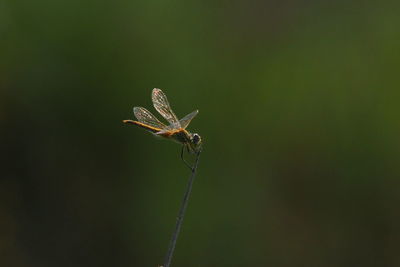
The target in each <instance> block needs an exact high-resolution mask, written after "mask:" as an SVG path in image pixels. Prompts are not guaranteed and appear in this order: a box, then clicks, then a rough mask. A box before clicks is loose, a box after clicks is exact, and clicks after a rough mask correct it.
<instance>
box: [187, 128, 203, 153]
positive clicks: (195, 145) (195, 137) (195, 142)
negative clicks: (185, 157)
mask: <svg viewBox="0 0 400 267" xmlns="http://www.w3.org/2000/svg"><path fill="white" fill-rule="evenodd" d="M190 141H191V144H190V147H191V149H192V150H193V151H194V152H198V151H200V148H201V137H200V135H199V134H197V133H193V134H192V135H191V136H190Z"/></svg>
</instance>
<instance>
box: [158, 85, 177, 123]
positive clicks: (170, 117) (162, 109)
mask: <svg viewBox="0 0 400 267" xmlns="http://www.w3.org/2000/svg"><path fill="white" fill-rule="evenodd" d="M151 99H152V100H153V105H154V108H155V109H156V110H157V111H158V113H160V114H161V116H163V117H164V118H165V119H166V120H167V121H168V122H169V123H170V124H171V125H173V126H174V127H176V128H179V127H180V124H179V120H178V118H177V117H176V115H175V113H174V112H173V111H172V109H171V107H170V106H169V102H168V99H167V96H166V95H165V94H164V93H163V91H161V90H160V89H157V88H154V89H153V92H152V94H151Z"/></svg>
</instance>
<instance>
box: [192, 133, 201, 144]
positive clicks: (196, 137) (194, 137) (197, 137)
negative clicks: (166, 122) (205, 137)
mask: <svg viewBox="0 0 400 267" xmlns="http://www.w3.org/2000/svg"><path fill="white" fill-rule="evenodd" d="M192 142H193V144H195V145H198V144H199V143H200V142H201V137H200V135H198V134H197V133H194V134H193V135H192Z"/></svg>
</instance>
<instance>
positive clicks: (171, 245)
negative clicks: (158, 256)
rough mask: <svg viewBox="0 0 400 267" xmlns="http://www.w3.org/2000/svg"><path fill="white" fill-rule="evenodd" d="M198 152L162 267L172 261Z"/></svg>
mask: <svg viewBox="0 0 400 267" xmlns="http://www.w3.org/2000/svg"><path fill="white" fill-rule="evenodd" d="M200 152H201V151H199V152H197V153H196V161H195V163H194V165H193V168H191V172H192V173H191V175H190V179H189V182H188V184H187V186H186V191H185V195H184V196H183V200H182V203H181V208H180V209H179V214H178V217H177V219H176V225H175V230H174V233H173V235H172V238H171V241H170V243H169V247H168V252H167V255H166V257H165V263H164V266H163V267H170V264H171V261H172V256H173V254H174V250H175V245H176V240H177V239H178V235H179V232H180V230H181V226H182V222H183V217H184V216H185V211H186V207H187V205H188V200H189V196H190V193H191V191H192V185H193V181H194V177H195V176H196V170H197V165H198V163H199V158H200Z"/></svg>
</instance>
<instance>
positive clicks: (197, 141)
mask: <svg viewBox="0 0 400 267" xmlns="http://www.w3.org/2000/svg"><path fill="white" fill-rule="evenodd" d="M151 99H152V101H153V105H154V108H155V109H156V110H157V111H158V113H160V114H161V116H163V117H164V118H165V119H166V120H167V121H168V122H169V125H165V124H164V123H162V122H160V121H159V120H158V119H157V118H156V117H155V116H154V115H153V114H152V113H151V112H150V111H148V110H147V109H145V108H143V107H134V108H133V113H134V114H135V117H136V118H137V121H133V120H124V121H123V122H124V123H127V124H134V125H136V126H139V127H142V128H144V129H146V130H147V131H149V132H151V133H153V134H154V135H156V136H160V137H163V138H166V139H171V140H174V141H176V142H178V143H180V144H182V145H183V146H182V151H181V158H182V160H183V161H184V162H185V164H186V165H188V166H189V168H192V167H191V166H190V165H189V164H187V163H186V161H185V160H184V158H183V153H184V150H185V148H186V149H187V151H188V152H190V153H195V154H197V153H199V152H200V150H201V144H202V142H201V137H200V135H198V134H197V133H191V132H189V131H187V130H186V128H187V127H188V125H189V123H190V122H191V121H192V119H193V118H194V117H195V116H196V115H197V113H199V111H198V110H195V111H193V112H192V113H189V114H188V115H186V116H185V117H183V118H182V119H180V120H178V118H177V117H176V115H175V113H174V112H173V111H172V109H171V107H170V105H169V102H168V99H167V96H166V95H165V94H164V92H163V91H161V89H158V88H154V89H153V91H152V94H151Z"/></svg>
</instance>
